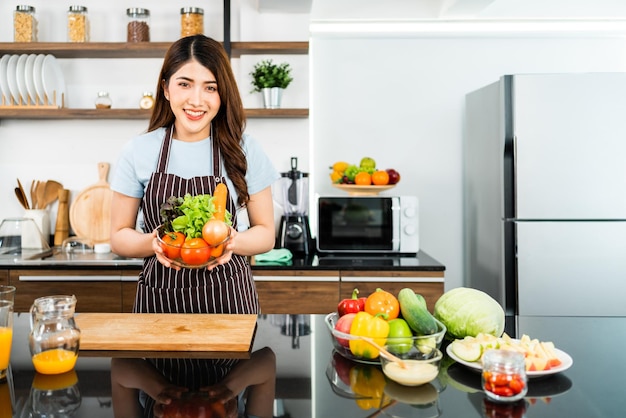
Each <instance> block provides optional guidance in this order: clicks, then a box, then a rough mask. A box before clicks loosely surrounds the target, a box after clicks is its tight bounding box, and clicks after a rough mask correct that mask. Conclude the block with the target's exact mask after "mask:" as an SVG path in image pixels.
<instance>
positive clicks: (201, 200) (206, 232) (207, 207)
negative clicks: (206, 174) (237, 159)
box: [157, 183, 232, 269]
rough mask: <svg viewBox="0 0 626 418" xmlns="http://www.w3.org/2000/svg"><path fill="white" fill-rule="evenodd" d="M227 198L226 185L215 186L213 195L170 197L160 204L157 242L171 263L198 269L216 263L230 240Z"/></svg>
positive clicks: (230, 221)
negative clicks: (159, 224) (160, 221)
mask: <svg viewBox="0 0 626 418" xmlns="http://www.w3.org/2000/svg"><path fill="white" fill-rule="evenodd" d="M227 195H228V189H227V187H226V185H225V184H224V183H218V184H217V185H216V186H215V190H214V191H213V195H209V194H200V195H195V196H192V195H191V194H185V195H184V196H183V197H176V196H170V197H169V198H168V199H167V200H166V201H165V202H164V203H163V204H162V205H161V207H160V215H161V220H162V221H163V224H162V225H161V226H159V227H158V229H157V240H158V242H159V245H160V247H161V248H162V249H163V253H164V256H165V258H166V259H168V260H169V261H170V263H171V264H173V265H175V266H179V267H184V268H190V269H198V268H206V267H208V266H210V265H212V264H215V263H216V261H215V260H216V259H217V258H218V257H220V256H221V255H222V254H223V252H224V246H225V244H226V243H227V242H228V240H230V239H231V228H230V225H232V220H231V218H232V216H231V214H230V212H228V210H226V200H227Z"/></svg>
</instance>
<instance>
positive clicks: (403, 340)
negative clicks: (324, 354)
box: [324, 312, 447, 365]
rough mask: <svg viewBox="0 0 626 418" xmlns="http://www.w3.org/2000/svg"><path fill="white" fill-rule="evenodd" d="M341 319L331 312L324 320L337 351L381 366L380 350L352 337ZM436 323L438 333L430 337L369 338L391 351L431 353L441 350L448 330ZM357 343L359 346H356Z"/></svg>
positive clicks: (354, 359)
mask: <svg viewBox="0 0 626 418" xmlns="http://www.w3.org/2000/svg"><path fill="white" fill-rule="evenodd" d="M348 315H351V314H348ZM344 316H345V315H344ZM341 318H342V317H340V316H339V314H338V313H337V312H331V313H329V314H328V315H326V317H325V318H324V322H325V323H326V326H327V328H328V331H329V332H330V334H331V337H332V338H331V340H332V343H333V347H334V349H335V351H337V352H338V353H339V354H341V355H342V356H344V357H346V358H348V359H350V360H353V361H357V362H360V363H367V364H377V365H380V359H379V357H380V355H379V352H378V350H374V351H372V350H369V348H371V347H370V346H368V343H367V342H365V341H363V340H361V339H360V338H359V337H358V336H355V335H351V334H350V332H349V331H348V330H346V329H345V328H344V326H343V325H342V324H341V323H340V322H343V320H341ZM340 320H341V321H340ZM435 323H436V324H437V330H436V332H434V333H432V334H428V335H416V334H415V333H414V332H411V334H410V335H409V334H408V333H406V334H405V335H404V336H402V337H397V336H389V335H387V336H386V337H384V338H378V337H375V336H369V337H373V339H374V340H375V341H376V342H377V343H379V345H381V346H386V347H387V349H388V350H390V351H391V349H393V347H396V349H397V350H400V351H402V350H407V351H408V350H409V349H410V348H411V347H414V348H416V349H418V350H422V351H423V352H430V351H431V350H432V349H434V348H436V349H440V348H441V343H442V341H443V338H444V336H445V334H446V330H447V329H446V326H445V325H444V324H443V323H442V322H441V321H439V320H437V319H435ZM394 335H395V334H394ZM355 343H357V344H356V345H355ZM390 347H391V349H390ZM394 354H395V352H394Z"/></svg>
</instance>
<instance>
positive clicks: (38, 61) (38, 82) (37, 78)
mask: <svg viewBox="0 0 626 418" xmlns="http://www.w3.org/2000/svg"><path fill="white" fill-rule="evenodd" d="M45 58H46V56H45V55H44V54H39V55H37V57H35V63H34V65H33V82H34V83H35V92H36V93H37V97H38V98H39V99H38V101H37V103H39V104H43V103H44V96H45V94H46V92H45V90H44V89H43V80H42V79H41V69H42V68H43V60H44V59H45Z"/></svg>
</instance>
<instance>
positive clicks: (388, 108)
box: [311, 21, 626, 288]
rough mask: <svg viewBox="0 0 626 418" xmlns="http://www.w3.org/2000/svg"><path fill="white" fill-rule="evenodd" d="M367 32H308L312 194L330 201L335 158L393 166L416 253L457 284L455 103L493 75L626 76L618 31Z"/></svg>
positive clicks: (436, 26)
mask: <svg viewBox="0 0 626 418" xmlns="http://www.w3.org/2000/svg"><path fill="white" fill-rule="evenodd" d="M370 23H371V22H365V21H363V22H358V21H357V22H351V23H340V24H337V23H336V22H331V21H327V22H323V21H318V22H315V23H314V25H313V26H312V41H311V62H312V74H311V86H312V97H311V99H312V104H311V108H312V115H311V123H312V130H313V134H312V138H313V147H314V153H313V157H312V158H313V161H314V165H313V170H312V171H313V172H314V175H313V179H314V180H313V181H314V188H315V190H316V191H317V192H320V193H332V192H333V190H332V189H333V188H332V187H331V185H330V182H329V180H328V170H327V167H328V165H329V163H332V161H334V160H346V161H355V162H356V161H358V160H359V159H360V158H361V157H362V156H365V155H367V156H370V157H373V158H374V159H376V160H377V161H378V162H379V166H381V167H383V168H387V167H394V168H396V169H397V170H398V171H399V172H400V173H401V175H402V180H401V182H400V183H399V184H398V186H397V187H396V188H395V189H394V190H393V193H398V194H417V195H418V197H419V199H420V223H421V225H420V246H421V248H422V249H423V250H424V251H426V252H427V253H429V254H430V255H431V256H433V257H434V258H436V259H437V260H439V261H441V262H442V263H443V264H444V265H445V266H446V275H445V276H446V288H451V287H456V286H459V285H462V284H463V278H462V266H463V262H462V238H463V237H462V224H461V222H462V193H463V190H462V187H461V186H462V150H463V118H464V115H463V113H464V96H465V94H466V93H468V92H470V91H472V90H475V89H477V88H479V87H482V86H484V85H486V84H489V83H492V82H493V81H495V80H497V79H498V78H499V77H500V76H501V75H503V74H511V73H542V72H543V73H553V72H588V71H595V72H603V71H626V42H625V38H624V34H625V33H626V31H624V29H623V28H624V25H623V24H622V26H621V28H619V29H617V30H616V32H614V33H612V34H610V35H609V34H606V33H605V32H601V31H596V30H592V31H591V32H590V33H583V32H581V30H582V28H584V27H585V25H584V24H583V25H582V26H581V25H580V24H578V25H576V26H574V29H573V30H572V29H567V30H564V31H558V32H557V33H549V31H550V28H549V27H547V26H543V27H541V26H540V27H539V28H537V27H535V28H533V29H532V30H531V32H529V33H528V32H525V30H526V29H524V28H525V27H522V26H520V25H521V23H520V24H519V25H518V24H516V23H515V22H508V23H507V25H506V26H504V27H503V28H500V29H498V30H496V31H495V32H492V31H491V30H490V29H489V28H490V27H491V26H489V25H488V24H487V23H484V24H481V23H475V24H473V23H472V22H463V21H459V22H442V23H437V22H435V23H432V22H423V21H422V22H419V21H416V22H412V23H410V24H408V25H407V26H406V27H405V28H404V29H398V28H399V27H401V25H398V24H397V23H395V24H394V25H393V26H392V27H391V28H387V29H389V31H387V32H385V30H384V29H385V27H384V23H381V24H373V25H371V24H370ZM466 23H469V24H470V26H469V28H468V27H466V26H463V25H465V24H466ZM518 23H519V22H518ZM606 28H607V26H606V25H602V30H605V29H606ZM390 193H391V192H386V194H390Z"/></svg>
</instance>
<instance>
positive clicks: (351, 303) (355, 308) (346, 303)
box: [337, 289, 367, 316]
mask: <svg viewBox="0 0 626 418" xmlns="http://www.w3.org/2000/svg"><path fill="white" fill-rule="evenodd" d="M358 295H359V289H354V290H353V291H352V298H350V299H343V300H342V301H341V302H339V304H338V305H337V313H338V314H339V316H343V315H345V314H349V313H358V312H361V311H362V310H363V309H365V300H366V299H367V298H359V297H358Z"/></svg>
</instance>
